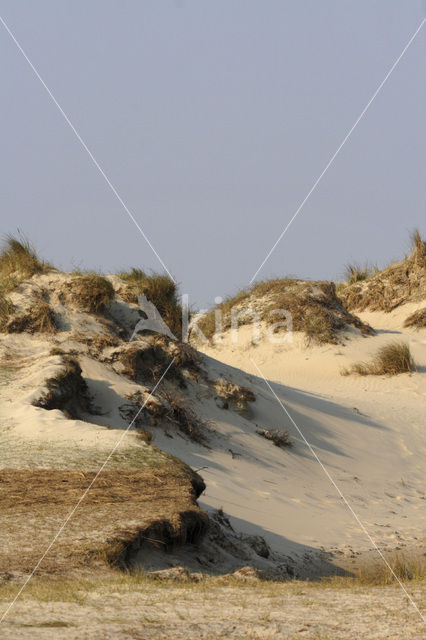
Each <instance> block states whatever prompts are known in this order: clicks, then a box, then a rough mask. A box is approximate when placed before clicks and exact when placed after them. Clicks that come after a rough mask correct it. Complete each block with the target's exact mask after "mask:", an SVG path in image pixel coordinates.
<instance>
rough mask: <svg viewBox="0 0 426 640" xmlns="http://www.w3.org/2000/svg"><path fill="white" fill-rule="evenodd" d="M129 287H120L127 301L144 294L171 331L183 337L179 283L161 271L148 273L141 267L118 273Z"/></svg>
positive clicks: (132, 300) (178, 336) (135, 300)
mask: <svg viewBox="0 0 426 640" xmlns="http://www.w3.org/2000/svg"><path fill="white" fill-rule="evenodd" d="M117 275H118V276H119V277H120V278H121V279H122V280H124V281H125V282H126V283H127V285H128V287H127V288H124V289H120V295H121V297H122V298H123V299H124V300H125V301H126V302H135V303H136V302H137V301H138V296H139V295H140V294H143V295H144V296H145V297H146V298H147V300H149V301H150V302H152V303H153V304H154V305H155V307H156V308H157V310H158V312H159V313H160V315H161V317H162V319H163V320H164V322H165V323H166V324H167V326H168V327H169V329H170V331H171V332H172V333H173V334H174V335H175V336H176V337H177V338H181V337H182V306H181V305H180V303H179V301H178V291H177V285H176V283H175V282H173V280H172V279H171V278H170V277H169V276H168V275H164V274H161V273H152V274H151V275H147V274H146V273H145V272H144V271H142V270H141V269H132V270H131V271H129V272H122V273H119V274H117Z"/></svg>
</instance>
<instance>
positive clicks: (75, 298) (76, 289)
mask: <svg viewBox="0 0 426 640" xmlns="http://www.w3.org/2000/svg"><path fill="white" fill-rule="evenodd" d="M65 295H66V297H67V298H69V299H70V300H71V301H72V302H73V303H74V304H76V305H78V306H79V307H80V308H81V309H83V311H89V312H91V313H105V312H106V311H108V309H109V306H110V304H111V301H112V300H113V298H114V295H115V293H114V287H113V286H112V284H111V282H110V281H109V280H107V278H104V277H103V276H99V275H97V274H94V273H87V274H83V275H79V276H77V277H76V278H74V279H73V280H72V281H71V282H69V283H68V284H67V291H66V293H65Z"/></svg>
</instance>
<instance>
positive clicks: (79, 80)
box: [0, 0, 426, 308]
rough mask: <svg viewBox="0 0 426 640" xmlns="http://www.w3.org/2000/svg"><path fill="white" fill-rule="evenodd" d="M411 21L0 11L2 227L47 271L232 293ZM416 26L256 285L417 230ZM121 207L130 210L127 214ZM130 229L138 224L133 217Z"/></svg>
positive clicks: (101, 7)
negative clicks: (92, 272) (119, 274)
mask: <svg viewBox="0 0 426 640" xmlns="http://www.w3.org/2000/svg"><path fill="white" fill-rule="evenodd" d="M425 15H426V4H425V2H423V1H421V0H419V1H417V0H408V1H406V2H400V0H375V2H371V0H333V1H332V0H322V1H321V2H318V0H309V1H308V0H292V1H287V0H266V1H265V0H264V1H261V0H256V1H254V0H210V1H208V0H115V1H111V0H91V2H87V0H62V1H61V2H58V1H57V0H38V1H37V2H33V1H32V0H0V16H1V18H2V19H3V20H4V21H5V22H6V24H7V26H8V27H9V29H10V30H11V31H12V32H13V34H14V36H15V38H16V39H17V41H18V42H19V44H20V46H21V47H22V48H23V49H24V51H25V53H26V55H27V56H28V58H29V59H30V61H31V62H32V64H33V65H34V66H35V67H36V68H37V70H38V72H39V74H40V75H41V77H42V78H43V80H44V82H45V83H46V84H47V86H48V87H49V89H50V91H51V92H52V94H53V96H54V97H55V99H56V100H57V102H58V103H59V104H60V105H61V107H62V109H63V110H64V112H65V113H66V115H67V117H68V118H69V120H70V122H71V123H72V125H73V126H74V127H75V129H76V131H77V132H78V134H79V135H80V136H81V139H82V140H83V141H84V143H85V145H87V147H88V149H90V151H91V153H92V154H93V156H94V158H95V159H96V161H97V163H98V164H99V166H100V167H101V169H102V171H103V172H104V174H105V175H106V176H107V178H108V180H109V181H110V184H111V185H112V186H113V187H114V189H115V190H116V192H117V193H118V194H119V196H120V198H121V199H122V202H120V201H119V200H118V198H117V197H116V195H115V194H114V193H113V191H112V189H111V188H110V186H109V185H108V183H107V182H106V180H105V178H104V177H103V176H102V175H101V173H100V171H99V169H98V168H97V167H96V166H95V165H94V163H93V161H92V159H91V158H90V157H89V155H88V153H87V151H86V150H85V149H84V148H83V146H82V144H81V142H80V141H79V140H78V139H77V137H76V135H75V133H74V132H73V131H72V129H71V128H70V126H69V124H67V122H66V121H65V119H64V117H63V115H62V114H61V113H60V111H59V110H58V108H57V107H56V106H55V104H54V103H53V101H52V99H51V97H50V96H49V95H48V93H47V92H46V90H45V88H44V87H43V85H42V83H41V82H40V80H39V79H38V78H37V77H36V75H35V73H34V71H33V70H32V69H31V67H30V66H29V64H28V62H27V61H26V60H25V58H24V57H23V55H22V53H21V52H20V51H19V49H18V47H17V45H16V44H15V43H14V41H13V40H12V38H11V36H10V35H9V34H8V32H7V31H6V29H5V28H4V26H2V25H0V60H1V78H2V82H1V99H0V123H1V129H2V136H1V152H0V176H1V177H0V180H1V190H0V193H1V225H0V232H1V233H2V234H5V233H16V231H17V230H18V229H19V230H20V231H21V232H23V233H24V234H25V235H26V236H27V237H28V238H29V239H30V240H31V241H32V242H33V244H34V245H35V246H36V247H37V249H38V251H39V253H40V254H41V256H42V257H44V258H45V259H47V260H50V261H51V262H53V263H54V264H55V265H56V266H57V267H58V268H61V269H64V270H70V269H72V268H75V267H80V268H87V269H100V270H102V271H104V272H106V273H110V272H114V271H117V270H122V269H126V268H129V267H132V266H137V267H141V268H144V269H146V270H147V271H150V270H153V271H163V270H164V269H163V266H162V264H161V262H160V261H159V260H158V258H157V256H156V255H155V253H154V252H153V250H152V249H151V247H150V245H149V243H148V242H147V241H146V239H145V238H144V237H143V235H142V233H141V232H140V230H139V229H138V228H137V226H136V225H135V222H134V221H136V222H137V224H138V225H139V227H140V229H141V230H142V231H143V233H144V234H145V236H146V237H147V238H148V239H149V242H150V243H151V245H152V246H153V247H154V249H155V251H156V253H157V254H158V256H160V258H161V260H162V261H163V264H164V265H165V266H166V267H167V269H168V270H169V272H170V273H171V274H172V275H173V276H174V278H175V279H176V280H177V282H178V283H179V286H180V290H181V292H182V293H185V294H188V295H189V299H190V303H191V305H193V306H194V307H198V308H200V307H209V306H211V305H212V304H213V303H214V298H215V297H216V296H225V295H228V294H233V293H235V292H236V291H237V290H238V289H239V288H241V287H243V286H245V285H247V284H248V283H249V282H250V280H251V278H252V277H253V275H254V274H255V272H256V270H257V269H258V267H259V266H260V264H261V263H262V261H263V260H264V258H265V257H266V255H267V254H268V252H269V250H270V249H271V247H272V246H273V244H274V243H275V241H276V240H277V238H278V236H279V235H280V233H281V232H282V231H283V229H284V228H285V227H286V225H287V223H288V222H289V220H290V219H291V218H292V216H293V215H294V214H295V212H296V211H297V209H298V208H299V206H300V204H301V203H302V202H303V200H304V199H305V197H306V196H307V194H308V193H309V191H310V190H311V188H312V186H313V185H314V183H315V181H316V180H317V178H318V177H319V176H320V174H321V173H322V172H323V170H324V168H325V167H326V165H327V163H328V162H329V160H330V158H331V157H332V156H333V154H334V153H335V152H336V150H337V149H338V147H339V146H340V144H341V143H342V141H343V139H344V138H345V136H346V135H347V133H348V131H349V130H350V129H351V127H352V126H353V125H354V123H355V121H356V120H357V118H358V117H359V115H360V114H361V112H362V111H363V109H364V108H365V106H366V105H367V103H368V102H369V100H370V99H371V97H372V96H373V94H374V92H375V91H376V89H377V88H378V86H379V85H380V83H381V82H382V81H383V79H384V78H385V76H386V74H387V73H388V71H389V69H390V68H391V67H392V65H393V64H394V62H395V61H396V59H397V58H398V56H399V55H400V54H401V52H402V50H403V49H404V47H405V46H406V44H407V43H408V41H409V40H410V38H411V37H412V35H413V34H414V32H415V31H416V29H417V28H418V27H419V25H420V23H421V21H422V19H423V18H424V17H425ZM425 45H426V25H425V27H424V28H423V29H422V31H421V32H420V33H419V35H418V36H417V37H416V39H415V40H414V41H413V43H412V44H411V45H410V47H409V48H408V50H407V51H406V53H405V55H404V56H403V58H402V59H401V61H400V62H399V64H398V65H397V67H396V68H395V70H394V71H393V73H392V74H391V76H390V77H389V78H388V80H387V81H386V83H385V85H384V86H383V88H382V89H381V91H380V92H379V94H378V95H377V97H376V98H375V99H374V101H373V102H372V104H371V106H370V107H369V109H368V111H367V112H366V113H365V115H364V116H363V117H362V119H361V120H360V122H359V124H358V125H357V127H356V128H355V130H354V131H353V133H352V134H351V136H350V137H349V139H348V140H347V142H346V143H345V144H344V146H343V147H342V149H341V151H340V152H339V153H338V155H337V156H336V158H335V160H334V162H333V163H332V164H331V166H330V167H329V168H328V170H327V171H326V172H325V174H324V176H323V177H322V179H321V180H320V182H319V184H318V186H317V187H316V188H315V190H314V191H313V192H312V194H311V195H310V197H309V198H308V200H307V202H306V203H305V205H304V206H303V207H302V209H301V210H300V212H299V213H298V215H297V217H296V218H295V220H294V222H293V223H292V224H291V226H290V227H289V229H288V231H287V232H286V233H285V235H284V236H283V238H282V240H281V241H280V243H279V244H278V245H277V247H276V249H275V250H274V252H273V253H272V255H271V256H270V258H269V259H268V260H267V262H266V263H265V264H264V266H263V267H262V269H261V271H260V272H259V273H258V275H257V279H265V278H270V277H279V276H283V277H284V276H288V275H294V276H298V277H301V278H312V279H331V280H336V279H339V278H341V277H342V276H343V273H344V265H345V264H346V263H348V262H351V261H358V262H364V261H366V260H369V261H371V262H373V263H375V264H377V265H378V266H379V267H380V266H384V265H385V264H387V263H388V262H389V261H391V260H393V259H396V258H398V257H400V256H402V255H403V254H404V253H405V252H406V251H407V249H408V246H409V233H410V231H411V230H412V229H413V228H414V227H418V228H419V229H420V231H421V232H423V234H425V235H426V216H425V204H426V190H425V180H424V174H425V166H426V128H425V126H424V125H425V122H424V115H425V113H426V91H425V88H426V83H425V67H424V59H425V49H426V46H425ZM123 203H124V204H125V206H126V207H127V209H128V211H126V210H125V208H124V206H123ZM129 213H130V214H131V216H133V218H134V220H132V219H131V216H130V215H129Z"/></svg>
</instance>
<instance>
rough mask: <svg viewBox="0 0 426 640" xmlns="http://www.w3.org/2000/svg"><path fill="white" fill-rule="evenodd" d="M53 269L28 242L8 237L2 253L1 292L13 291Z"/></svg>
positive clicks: (0, 257)
mask: <svg viewBox="0 0 426 640" xmlns="http://www.w3.org/2000/svg"><path fill="white" fill-rule="evenodd" d="M51 268H52V267H51V265H49V264H48V263H47V262H44V261H43V260H41V259H40V258H39V257H38V255H37V252H36V250H35V249H34V247H33V246H32V245H31V244H30V242H29V241H28V240H26V239H25V238H23V237H22V238H15V237H14V236H12V235H7V236H6V237H5V240H4V246H3V249H2V251H1V253H0V290H1V291H3V293H7V292H9V291H12V290H13V289H15V287H17V286H18V285H19V284H20V283H21V282H23V281H24V280H26V279H27V278H31V276H33V275H35V274H36V273H45V272H46V271H48V270H49V269H51Z"/></svg>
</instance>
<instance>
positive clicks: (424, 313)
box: [404, 307, 426, 329]
mask: <svg viewBox="0 0 426 640" xmlns="http://www.w3.org/2000/svg"><path fill="white" fill-rule="evenodd" d="M404 327H415V328H416V329H424V328H425V327H426V307H423V309H418V310H417V311H415V312H414V313H412V314H411V315H410V316H408V318H406V320H405V322H404Z"/></svg>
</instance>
